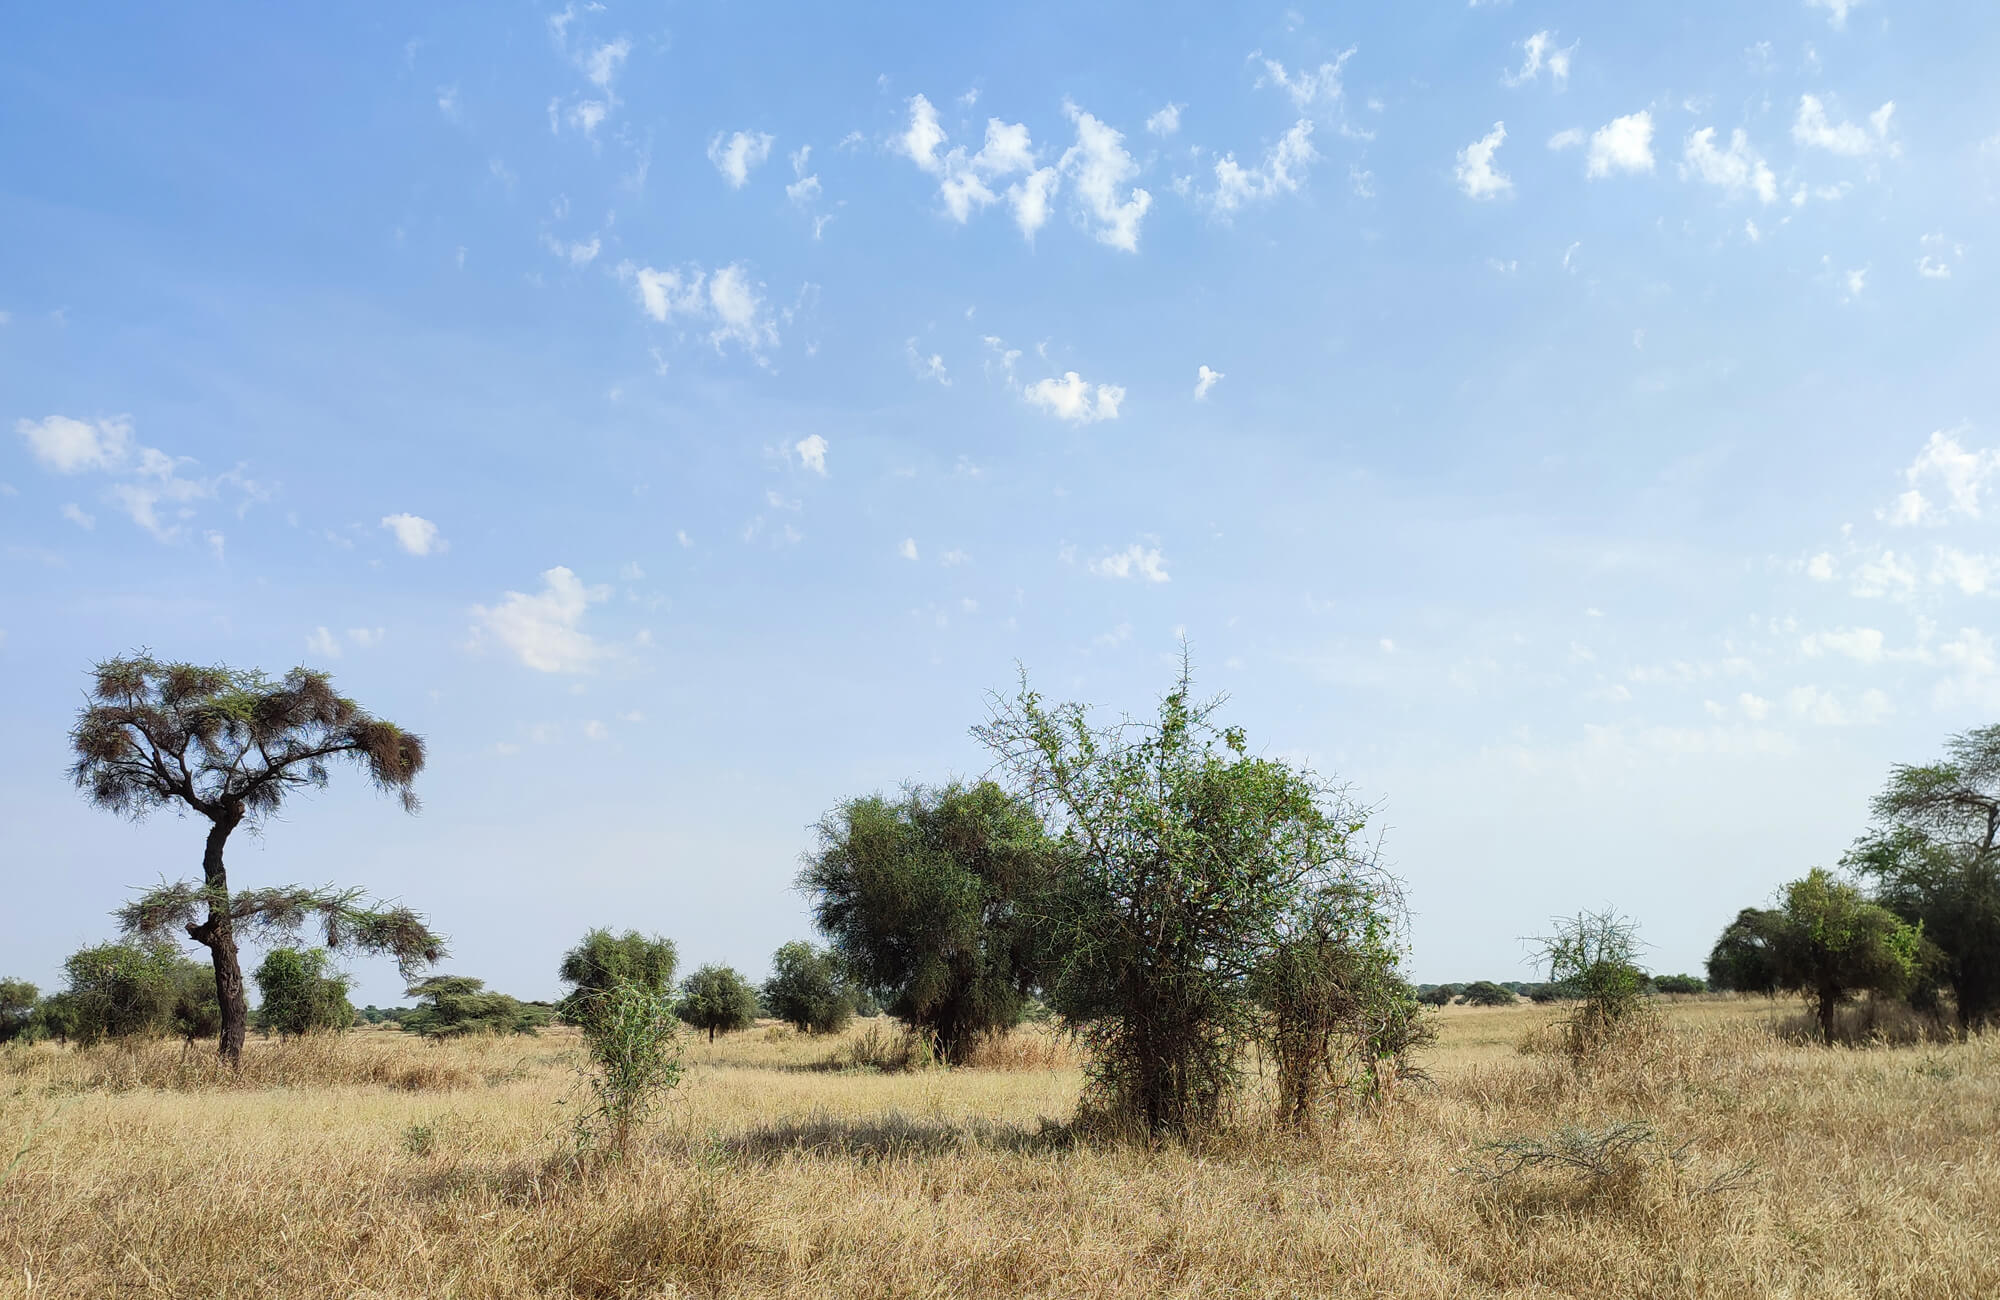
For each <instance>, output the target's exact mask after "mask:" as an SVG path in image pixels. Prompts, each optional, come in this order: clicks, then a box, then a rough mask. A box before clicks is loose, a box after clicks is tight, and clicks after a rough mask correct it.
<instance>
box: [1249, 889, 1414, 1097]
mask: <svg viewBox="0 0 2000 1300" xmlns="http://www.w3.org/2000/svg"><path fill="white" fill-rule="evenodd" d="M1395 938H1396V936H1395V932H1394V930H1393V928H1392V927H1391V925H1390V918H1389V916H1388V914H1387V912H1386V911H1385V909H1384V908H1383V907H1382V905H1381V900H1380V899H1379V898H1377V897H1376V896H1375V895H1374V893H1373V892H1372V891H1369V890H1365V889H1356V888H1335V889H1328V890H1325V891H1322V892H1321V893H1319V894H1316V895H1313V896H1310V897H1308V898H1307V899H1306V900H1304V902H1303V903H1302V905H1301V906H1300V908H1299V909H1298V912H1297V914H1296V915H1295V916H1294V917H1293V918H1292V919H1291V920H1290V921H1289V922H1288V923H1287V924H1286V925H1285V927H1284V934H1283V936H1282V937H1281V938H1279V939H1278V941H1277V942H1275V943H1274V944H1272V945H1271V946H1270V947H1269V948H1268V949H1267V951H1266V952H1265V953H1264V955H1263V957H1262V958H1261V960H1260V961H1259V962H1258V964H1257V966H1256V968H1255V969H1254V970H1253V971H1252V972H1251V976H1250V987H1251V992H1252V993H1253V995H1254V996H1255V997H1256V999H1257V1002H1258V1004H1259V1005H1260V1006H1261V1007H1262V1008H1263V1010H1264V1013H1265V1017H1266V1021H1265V1026H1264V1034H1265V1044H1266V1046H1268V1047H1269V1049H1270V1052H1271V1057H1272V1060H1273V1061H1274V1062H1275V1063H1276V1065H1277V1077H1278V1112H1279V1115H1280V1117H1281V1118H1282V1119H1283V1120H1284V1121H1285V1122H1286V1123H1288V1124H1290V1125H1291V1126H1293V1127H1294V1128H1299V1129H1305V1130H1311V1129H1313V1128H1315V1127H1316V1126H1317V1124H1318V1120H1319V1116H1320V1112H1321V1109H1322V1107H1323V1106H1324V1105H1325V1102H1326V1100H1327V1098H1328V1097H1329V1095H1331V1094H1333V1093H1335V1092H1336V1091H1337V1090H1340V1089H1344V1088H1352V1089H1355V1090H1357V1091H1363V1092H1371V1093H1372V1092H1374V1091H1375V1090H1377V1089H1379V1088H1380V1087H1381V1086H1382V1084H1383V1083H1384V1082H1386V1077H1385V1073H1384V1070H1383V1068H1382V1067H1383V1066H1385V1065H1386V1066H1387V1075H1388V1076H1394V1075H1397V1074H1400V1073H1403V1072H1404V1071H1405V1069H1406V1068H1407V1066H1406V1058H1407V1056H1408V1054H1409V1052H1410V1051H1411V1049H1413V1048H1414V1047H1416V1046H1418V1045H1419V1044H1421V1043H1423V1042H1426V1041H1428V1040H1429V1038H1430V1037H1431V1031H1430V1029H1429V1026H1428V1025H1426V1024H1424V1023H1423V1021H1422V1020H1421V1019H1420V1017H1419V1015H1418V1007H1419V1004H1418V1002H1417V996H1416V990H1415V989H1413V988H1411V987H1410V985H1409V984H1408V982H1407V981H1405V980H1404V979H1403V977H1402V973H1401V969H1400V967H1401V958H1402V954H1401V952H1400V950H1399V949H1398V947H1397V945H1396V941H1395Z"/></svg>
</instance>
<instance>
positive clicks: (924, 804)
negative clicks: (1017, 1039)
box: [798, 781, 1057, 1062]
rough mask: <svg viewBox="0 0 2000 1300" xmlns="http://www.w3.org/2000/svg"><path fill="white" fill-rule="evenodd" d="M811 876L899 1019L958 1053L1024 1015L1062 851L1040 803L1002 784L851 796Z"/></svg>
mask: <svg viewBox="0 0 2000 1300" xmlns="http://www.w3.org/2000/svg"><path fill="white" fill-rule="evenodd" d="M818 829H819V848H818V850H817V851H816V852H814V853H813V854H811V855H810V856H809V857H808V858H807V859H806V863H805V866H804V869H803V870H801V871H800V873H799V880H798V883H799V888H800V889H801V890H803V891H804V892H805V893H807V894H808V895H809V896H811V898H812V900H813V917H814V920H815V921H816V922H817V923H818V924H819V927H820V929H821V930H822V931H823V932H824V933H825V934H826V935H827V936H828V937H829V938H830V939H831V940H832V941H833V946H834V948H835V949H836V950H837V951H838V952H839V953H840V955H841V957H842V958H843V959H844V961H845V963H846V966H847V968H848V970H849V971H850V972H852V974H853V976H854V978H855V979H856V981H857V982H858V983H859V984H861V985H862V986H863V987H865V988H869V989H873V990H879V991H880V992H881V993H883V994H884V995H885V996H886V998H887V1003H888V1011H889V1014H891V1015H893V1016H895V1017H896V1018H898V1019H899V1020H902V1021H904V1022H905V1023H906V1024H909V1025H911V1026H912V1027H914V1028H916V1029H919V1030H921V1031H924V1032H926V1033H928V1034H930V1035H932V1036H934V1037H935V1038H936V1040H937V1045H938V1049H939V1051H940V1052H941V1053H942V1054H943V1056H944V1058H945V1059H946V1060H947V1061H952V1062H956V1061H959V1060H961V1059H962V1058H963V1057H964V1055H965V1053H966V1052H967V1051H969V1050H970V1049H971V1048H972V1046H973V1044H974V1043H976V1042H977V1041H978V1040H979V1039H980V1038H981V1037H983V1036H985V1035H988V1034H991V1033H994V1032H996V1031H1000V1030H1005V1029H1011V1028H1012V1027H1013V1026H1014V1025H1016V1024H1018V1023H1019V1022H1020V1019H1021V1014H1022V1010H1023V1008H1024V1007H1025V1006H1026V1005H1027V1001H1028V997H1029V994H1030V993H1031V992H1032V990H1033V989H1034V987H1035V984H1036V981H1037V980H1038V978H1039V974H1040V972H1039V969H1038V962H1037V954H1036V946H1037V943H1038V939H1039V931H1038V929H1037V925H1036V922H1037V919H1038V917H1039V914H1040V911H1041V909H1042V906H1043V903H1044V902H1045V900H1046V897H1047V895H1048V893H1049V888H1050V884H1051V882H1052V880H1053V878H1054V874H1055V869H1056V862H1057V852H1056V846H1055V844H1054V843H1053V842H1052V841H1051V840H1050V839H1049V837H1048V834H1047V833H1046V832H1045V831H1044V830H1043V828H1042V821H1041V818H1040V817H1039V816H1038V815H1037V814H1036V812H1035V809H1034V806H1033V804H1031V803H1030V802H1029V801H1027V800H1025V799H1022V798H1018V797H1016V796H1014V795H1010V794H1009V793H1007V792H1006V791H1005V790H1003V789H1001V788H1000V787H999V786H998V785H996V784H994V783H993V782H991V781H981V782H978V783H977V784H974V785H969V786H968V785H959V784H952V785H947V786H944V787H941V788H937V789H930V788H926V787H923V786H911V787H909V788H908V789H906V790H905V791H904V792H903V794H902V796H901V797H900V798H897V799H886V798H884V797H882V796H881V795H870V796H868V797H865V798H860V799H850V800H849V801H848V802H846V803H844V804H842V805H841V806H840V807H839V808H837V809H835V810H834V811H833V812H831V813H828V814H827V815H826V816H825V817H824V818H822V819H821V821H820V823H819V828H818Z"/></svg>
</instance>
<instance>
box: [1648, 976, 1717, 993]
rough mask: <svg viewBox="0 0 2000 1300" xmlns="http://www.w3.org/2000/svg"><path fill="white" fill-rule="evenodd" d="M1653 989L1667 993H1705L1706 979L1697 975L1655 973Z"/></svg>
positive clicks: (1706, 989)
mask: <svg viewBox="0 0 2000 1300" xmlns="http://www.w3.org/2000/svg"><path fill="white" fill-rule="evenodd" d="M1653 990H1654V992H1657V993H1669V994H1686V993H1706V992H1708V981H1707V980H1705V979H1703V978H1702V977H1701V976H1699V975H1655V976H1654V977H1653Z"/></svg>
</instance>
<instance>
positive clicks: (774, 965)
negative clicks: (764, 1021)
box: [763, 939, 854, 1034]
mask: <svg viewBox="0 0 2000 1300" xmlns="http://www.w3.org/2000/svg"><path fill="white" fill-rule="evenodd" d="M849 983H850V981H849V979H848V975H847V971H846V970H844V969H843V968H842V966H841V961H840V957H839V955H838V954H836V953H834V952H832V951H830V950H827V949H821V948H815V947H813V946H812V945H811V944H809V943H806V942H805V941H803V940H800V939H794V940H792V941H791V942H790V943H787V944H781V945H779V947H778V951H776V952H774V953H772V954H771V977H770V978H769V979H767V980H765V981H764V990H763V992H764V1005H765V1007H766V1008H767V1009H769V1011H770V1012H771V1014H772V1015H774V1016H776V1017H777V1018H778V1019H780V1020H783V1021H785V1022H786V1023H787V1024H789V1025H791V1026H792V1027H793V1028H795V1029H797V1030H798V1031H799V1032H800V1033H802V1034H836V1033H839V1032H840V1031H841V1030H842V1029H845V1028H846V1027H847V1021H848V1019H849V1018H850V1017H851V1016H853V1014H854V993H853V990H852V989H851V988H850V987H849Z"/></svg>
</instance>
